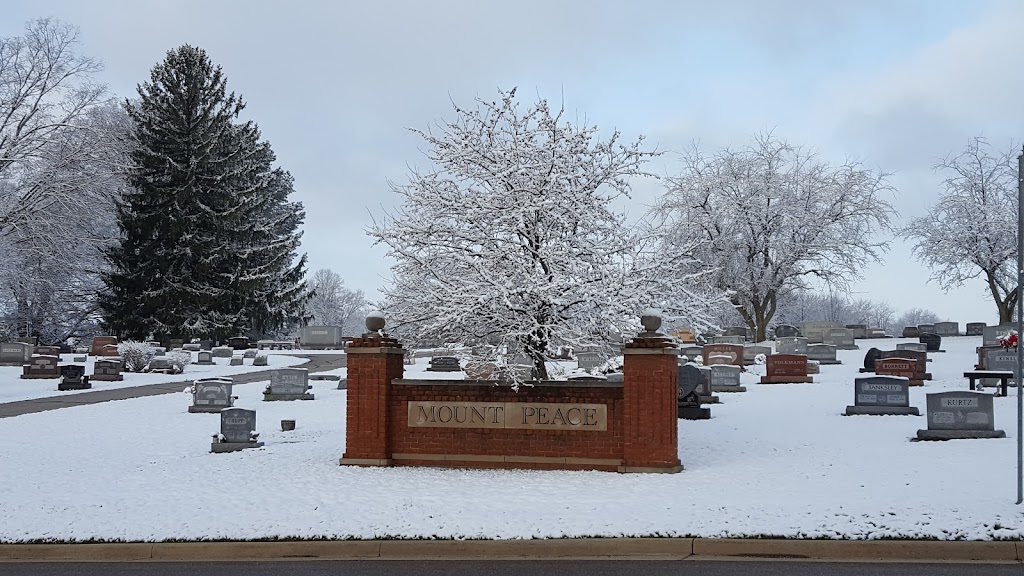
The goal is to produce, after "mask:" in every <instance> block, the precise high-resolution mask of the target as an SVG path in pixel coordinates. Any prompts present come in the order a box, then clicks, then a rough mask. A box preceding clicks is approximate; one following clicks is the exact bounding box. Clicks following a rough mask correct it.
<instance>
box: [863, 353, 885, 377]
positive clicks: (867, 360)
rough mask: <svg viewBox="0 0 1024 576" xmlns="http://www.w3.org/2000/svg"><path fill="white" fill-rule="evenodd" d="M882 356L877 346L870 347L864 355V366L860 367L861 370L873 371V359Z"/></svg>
mask: <svg viewBox="0 0 1024 576" xmlns="http://www.w3.org/2000/svg"><path fill="white" fill-rule="evenodd" d="M881 357H882V351H881V350H879V349H878V348H871V349H870V350H868V352H867V354H865V355H864V367H863V368H861V369H860V371H861V372H874V371H875V361H876V360H878V359H879V358H881Z"/></svg>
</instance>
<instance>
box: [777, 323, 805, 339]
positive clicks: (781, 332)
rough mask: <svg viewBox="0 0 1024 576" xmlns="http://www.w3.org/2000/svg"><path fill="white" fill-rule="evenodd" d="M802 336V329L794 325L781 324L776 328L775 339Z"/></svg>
mask: <svg viewBox="0 0 1024 576" xmlns="http://www.w3.org/2000/svg"><path fill="white" fill-rule="evenodd" d="M799 336H800V329H799V328H797V327H796V326H793V325H792V324H779V325H778V326H776V327H775V338H776V339H778V338H794V337H799Z"/></svg>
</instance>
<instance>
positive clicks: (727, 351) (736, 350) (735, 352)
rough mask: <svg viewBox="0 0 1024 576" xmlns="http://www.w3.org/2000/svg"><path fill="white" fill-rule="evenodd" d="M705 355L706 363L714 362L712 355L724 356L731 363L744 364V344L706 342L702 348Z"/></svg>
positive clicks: (707, 364)
mask: <svg viewBox="0 0 1024 576" xmlns="http://www.w3.org/2000/svg"><path fill="white" fill-rule="evenodd" d="M701 354H703V356H704V365H705V366H710V365H711V364H712V362H711V357H712V356H724V357H725V359H726V360H728V363H729V364H732V365H734V366H740V367H742V366H743V346H742V345H740V344H705V345H704V346H703V347H702V348H701Z"/></svg>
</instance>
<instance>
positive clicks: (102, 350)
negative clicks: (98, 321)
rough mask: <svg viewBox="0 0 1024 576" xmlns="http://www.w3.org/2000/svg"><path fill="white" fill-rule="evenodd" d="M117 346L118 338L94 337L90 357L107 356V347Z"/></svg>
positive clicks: (90, 346)
mask: <svg viewBox="0 0 1024 576" xmlns="http://www.w3.org/2000/svg"><path fill="white" fill-rule="evenodd" d="M111 345H112V346H115V347H116V346H117V336H93V338H92V344H91V345H89V355H90V356H106V355H107V348H106V347H107V346H111Z"/></svg>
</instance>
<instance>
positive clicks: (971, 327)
mask: <svg viewBox="0 0 1024 576" xmlns="http://www.w3.org/2000/svg"><path fill="white" fill-rule="evenodd" d="M964 333H965V334H966V335H967V336H983V335H984V334H985V323H984V322H968V323H967V326H965V331H964Z"/></svg>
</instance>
